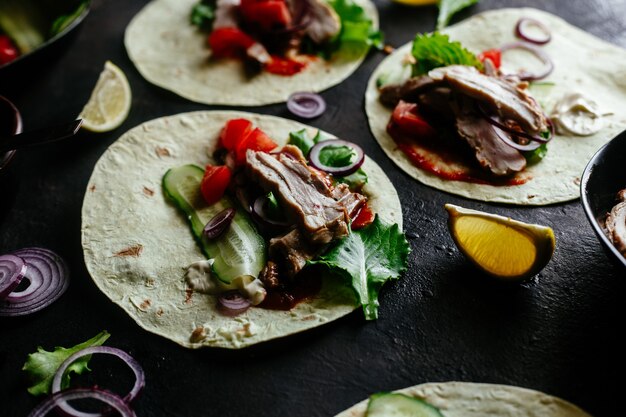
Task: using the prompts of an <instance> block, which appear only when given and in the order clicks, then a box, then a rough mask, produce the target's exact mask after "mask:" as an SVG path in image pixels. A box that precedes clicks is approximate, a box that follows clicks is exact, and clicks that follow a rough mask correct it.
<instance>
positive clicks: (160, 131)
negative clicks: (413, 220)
mask: <svg viewBox="0 0 626 417" xmlns="http://www.w3.org/2000/svg"><path fill="white" fill-rule="evenodd" d="M241 117H243V118H246V119H249V120H250V121H252V122H253V123H254V125H255V126H258V127H260V128H261V129H262V130H263V131H265V132H266V133H267V134H268V135H269V136H270V137H272V138H273V139H274V140H275V141H276V142H277V143H279V144H280V145H282V144H285V143H286V141H287V139H288V137H289V132H293V131H296V130H300V129H303V128H306V129H307V131H308V133H309V134H310V135H311V137H312V136H313V135H314V134H315V133H316V132H317V129H314V128H312V127H309V126H306V125H303V124H301V123H297V122H294V121H291V120H287V119H282V118H279V117H273V116H263V115H258V114H252V113H243V112H232V111H207V112H195V113H185V114H179V115H176V116H170V117H163V118H160V119H156V120H152V121H149V122H146V123H144V124H142V125H139V126H137V127H135V128H133V129H131V130H130V131H128V132H126V133H125V134H124V135H122V137H120V138H119V139H118V140H117V141H116V142H115V143H114V144H113V145H111V146H110V147H109V149H108V150H107V151H106V152H105V153H104V155H102V157H101V158H100V160H99V161H98V163H97V164H96V166H95V168H94V171H93V174H92V175H91V178H90V180H89V184H88V186H87V191H86V194H85V200H84V202H83V209H82V244H83V250H84V256H85V263H86V265H87V269H88V270H89V272H90V274H91V277H92V278H93V280H94V282H95V283H96V285H97V286H98V287H99V288H100V289H101V290H102V291H103V292H104V293H105V294H106V296H107V297H109V298H110V299H111V300H112V301H113V302H115V303H116V304H118V305H119V306H121V307H122V308H123V309H124V310H125V311H126V312H127V313H128V314H129V315H130V316H131V317H132V318H133V319H134V320H135V321H136V322H137V324H139V325H140V326H141V327H143V328H144V329H146V330H148V331H150V332H153V333H156V334H159V335H161V336H164V337H166V338H168V339H171V340H173V341H174V342H176V343H179V344H181V345H183V346H186V347H189V348H199V347H202V346H219V347H225V348H240V347H244V346H248V345H252V344H255V343H258V342H262V341H265V340H270V339H274V338H277V337H282V336H286V335H289V334H292V333H297V332H300V331H302V330H306V329H309V328H312V327H317V326H320V325H322V324H324V323H327V322H330V321H332V320H336V319H338V318H339V317H342V316H344V315H346V314H348V313H350V312H351V311H353V310H354V309H355V308H356V301H355V297H354V295H353V293H352V290H351V289H350V288H348V287H346V286H345V285H342V284H341V283H339V282H338V280H333V279H326V280H325V281H324V284H323V288H322V290H321V292H320V293H319V294H318V296H316V297H315V298H314V299H313V300H311V301H309V302H304V303H300V304H298V305H297V306H296V307H295V308H294V309H292V310H291V311H273V310H265V309H261V308H251V309H249V310H248V311H247V312H246V313H244V314H242V315H240V316H237V317H235V318H232V317H225V316H223V315H220V314H219V313H218V312H217V310H216V305H215V303H216V298H215V297H214V296H208V295H204V294H199V293H194V294H193V295H192V296H191V299H190V300H187V301H186V297H187V294H186V292H185V290H186V285H185V282H184V277H183V276H184V272H185V269H186V267H187V266H189V265H190V264H191V263H193V262H196V261H199V260H203V259H204V256H203V255H202V252H201V251H200V249H199V247H198V246H197V244H196V242H195V240H194V238H193V236H192V234H191V231H190V228H189V225H188V223H187V220H186V219H185V217H184V216H183V215H182V214H181V213H180V212H179V211H178V209H177V208H176V207H174V205H173V204H171V203H170V202H169V201H168V200H167V199H166V197H164V195H163V192H162V189H161V179H162V177H163V175H164V174H165V172H166V171H167V170H168V169H169V168H172V167H176V166H180V165H185V164H190V163H191V164H197V165H199V166H202V167H203V166H205V165H206V164H208V163H215V161H214V160H213V159H212V157H211V156H210V155H212V153H213V151H214V149H215V147H216V145H217V141H218V136H219V133H220V131H221V129H222V127H223V126H224V124H225V123H226V121H227V120H229V119H233V118H241ZM363 169H364V170H365V171H366V172H367V174H368V176H369V182H368V184H367V185H366V186H365V188H364V194H366V195H367V196H368V198H369V204H370V207H371V208H372V209H373V210H374V211H375V212H376V213H378V215H379V216H380V218H381V220H383V221H384V222H387V223H390V224H393V223H398V225H399V226H400V228H402V210H401V207H400V201H399V199H398V195H397V193H396V190H395V189H394V187H393V185H392V184H391V182H390V181H389V179H388V178H387V177H386V176H385V174H384V173H383V172H382V170H381V169H380V167H378V165H376V163H375V162H373V161H372V160H371V159H366V161H365V164H364V165H363ZM199 326H204V328H205V331H206V333H207V338H206V339H205V340H204V341H202V343H191V342H190V340H189V337H190V335H191V333H192V332H193V331H194V329H196V328H198V327H199Z"/></svg>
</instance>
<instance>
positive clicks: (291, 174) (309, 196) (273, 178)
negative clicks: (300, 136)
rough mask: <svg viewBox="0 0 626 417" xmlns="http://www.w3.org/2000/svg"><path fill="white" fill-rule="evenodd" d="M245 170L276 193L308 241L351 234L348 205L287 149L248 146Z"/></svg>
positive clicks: (291, 219) (268, 189)
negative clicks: (267, 150)
mask: <svg viewBox="0 0 626 417" xmlns="http://www.w3.org/2000/svg"><path fill="white" fill-rule="evenodd" d="M246 172H247V174H248V177H249V178H250V179H251V180H252V181H254V182H256V183H258V184H259V185H260V186H261V187H262V188H263V189H264V190H265V191H271V192H272V193H274V196H275V197H276V198H277V200H278V201H279V203H280V204H281V207H283V209H284V210H285V214H286V216H287V218H288V219H289V220H290V221H292V222H294V223H295V224H296V225H298V227H299V228H300V229H302V231H303V232H305V233H304V235H305V237H306V239H307V240H308V241H309V242H311V243H314V244H317V245H320V244H326V243H329V242H331V241H332V240H334V239H337V238H340V237H343V236H347V235H348V233H349V228H348V220H349V217H348V213H347V211H346V209H345V207H344V206H343V205H342V204H341V203H339V202H338V201H336V200H335V199H334V198H333V197H332V192H331V190H330V189H329V188H328V187H322V186H321V185H322V184H321V181H318V180H316V178H315V176H314V175H313V173H312V172H311V170H309V169H308V167H307V166H306V164H304V163H303V162H301V161H299V160H297V159H295V158H294V157H293V156H291V155H287V154H284V153H279V154H276V155H270V154H268V153H265V152H256V151H253V150H248V151H247V154H246Z"/></svg>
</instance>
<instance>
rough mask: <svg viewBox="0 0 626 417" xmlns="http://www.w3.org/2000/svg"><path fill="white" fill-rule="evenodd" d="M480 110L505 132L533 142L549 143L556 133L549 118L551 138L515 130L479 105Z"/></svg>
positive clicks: (490, 121)
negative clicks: (553, 131)
mask: <svg viewBox="0 0 626 417" xmlns="http://www.w3.org/2000/svg"><path fill="white" fill-rule="evenodd" d="M477 107H478V110H479V112H480V114H481V115H482V116H483V117H484V118H485V120H487V121H488V122H489V123H491V124H492V125H493V126H495V127H498V128H500V129H502V130H504V131H505V132H508V133H510V134H512V135H514V136H519V137H522V138H526V139H528V140H530V141H532V142H540V143H548V142H550V140H551V139H552V137H553V136H554V134H553V133H552V122H551V121H550V120H549V119H548V118H546V120H548V127H549V128H550V132H551V133H550V138H548V139H546V138H544V137H542V136H539V135H531V134H530V133H526V132H523V131H519V130H515V129H513V128H511V127H509V126H507V125H505V124H504V123H503V122H502V121H501V120H500V118H499V117H498V116H494V115H490V114H488V113H487V112H486V111H485V109H484V108H483V107H482V106H481V105H478V106H477Z"/></svg>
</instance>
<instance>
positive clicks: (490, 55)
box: [478, 49, 502, 69]
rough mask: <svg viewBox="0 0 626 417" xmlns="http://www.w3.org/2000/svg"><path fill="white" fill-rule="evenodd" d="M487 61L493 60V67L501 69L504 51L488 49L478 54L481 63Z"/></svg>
mask: <svg viewBox="0 0 626 417" xmlns="http://www.w3.org/2000/svg"><path fill="white" fill-rule="evenodd" d="M486 59H489V60H491V62H492V63H493V66H494V67H496V69H499V68H500V65H501V64H502V51H500V50H499V49H488V50H486V51H483V52H481V53H480V54H478V60H479V61H480V62H485V60H486Z"/></svg>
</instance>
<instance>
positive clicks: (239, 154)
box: [235, 127, 278, 165]
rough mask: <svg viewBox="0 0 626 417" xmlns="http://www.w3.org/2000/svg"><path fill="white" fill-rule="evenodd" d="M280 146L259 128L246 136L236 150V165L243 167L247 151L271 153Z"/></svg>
mask: <svg viewBox="0 0 626 417" xmlns="http://www.w3.org/2000/svg"><path fill="white" fill-rule="evenodd" d="M277 146H278V145H277V144H276V142H274V141H273V140H272V139H271V138H270V137H269V136H267V135H266V134H265V133H264V132H263V131H262V130H261V129H259V128H258V127H257V128H256V129H254V130H253V131H252V132H250V134H248V136H246V137H245V138H244V139H243V140H242V141H241V142H239V145H237V148H236V150H235V164H236V165H243V164H244V163H245V162H246V151H247V150H248V149H252V150H254V151H263V152H269V151H271V150H272V149H274V148H276V147H277Z"/></svg>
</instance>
